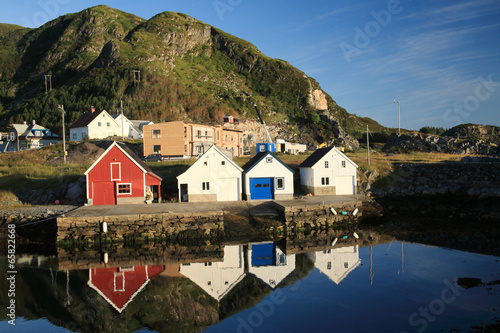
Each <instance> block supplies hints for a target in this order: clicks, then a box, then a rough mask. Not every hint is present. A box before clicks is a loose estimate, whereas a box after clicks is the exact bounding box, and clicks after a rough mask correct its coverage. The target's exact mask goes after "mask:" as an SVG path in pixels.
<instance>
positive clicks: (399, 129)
mask: <svg viewBox="0 0 500 333" xmlns="http://www.w3.org/2000/svg"><path fill="white" fill-rule="evenodd" d="M394 103H398V135H401V112H400V111H401V108H400V106H401V105H400V103H399V101H396V100H394Z"/></svg>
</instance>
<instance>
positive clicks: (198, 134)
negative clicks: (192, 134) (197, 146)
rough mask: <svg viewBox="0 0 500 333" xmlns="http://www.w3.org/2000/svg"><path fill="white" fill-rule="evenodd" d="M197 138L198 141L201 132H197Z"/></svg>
mask: <svg viewBox="0 0 500 333" xmlns="http://www.w3.org/2000/svg"><path fill="white" fill-rule="evenodd" d="M197 137H198V139H201V131H199V130H198V131H197Z"/></svg>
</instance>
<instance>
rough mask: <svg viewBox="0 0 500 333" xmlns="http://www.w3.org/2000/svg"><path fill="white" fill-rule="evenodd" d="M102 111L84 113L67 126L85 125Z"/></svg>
mask: <svg viewBox="0 0 500 333" xmlns="http://www.w3.org/2000/svg"><path fill="white" fill-rule="evenodd" d="M103 111H104V110H102V111H95V112H91V113H86V114H84V115H83V116H81V117H80V118H78V119H77V120H75V122H74V123H73V124H71V126H70V127H69V128H79V127H87V126H88V125H89V124H90V123H91V122H92V121H93V120H94V119H95V118H97V116H99V115H100V114H101V113H102V112H103Z"/></svg>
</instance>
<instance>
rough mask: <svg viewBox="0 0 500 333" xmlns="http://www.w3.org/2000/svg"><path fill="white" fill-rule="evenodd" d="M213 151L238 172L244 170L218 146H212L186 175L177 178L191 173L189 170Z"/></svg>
mask: <svg viewBox="0 0 500 333" xmlns="http://www.w3.org/2000/svg"><path fill="white" fill-rule="evenodd" d="M212 150H215V151H216V152H217V153H218V154H219V155H220V156H222V158H224V160H226V161H227V162H228V163H229V164H230V165H232V166H233V167H234V168H236V169H237V170H238V171H240V172H242V171H243V169H242V168H240V166H239V165H238V164H236V163H235V162H234V161H233V160H232V159H231V158H229V156H227V155H226V154H224V152H223V151H222V150H221V149H220V148H218V147H217V146H216V145H212V146H211V147H210V148H208V149H207V151H206V152H205V153H203V155H201V156H200V157H199V158H198V159H197V160H196V162H194V163H193V165H191V166H190V167H189V169H187V170H186V171H185V172H184V173H182V174H180V175H179V176H177V178H179V177H181V176H182V175H184V174H185V173H187V172H189V170H191V168H193V167H195V165H197V164H199V163H201V162H200V161H201V160H202V158H203V156H205V155H206V154H208V153H209V152H210V151H212ZM193 170H194V169H193Z"/></svg>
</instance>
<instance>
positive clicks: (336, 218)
mask: <svg viewBox="0 0 500 333" xmlns="http://www.w3.org/2000/svg"><path fill="white" fill-rule="evenodd" d="M361 207H362V202H361V201H360V200H357V201H351V202H346V203H332V204H328V203H324V204H318V205H297V206H286V207H283V209H282V210H281V211H280V218H281V219H282V220H283V221H284V222H285V225H286V228H287V230H293V229H294V228H303V227H310V228H320V229H328V228H338V227H341V226H346V225H348V224H355V223H357V222H358V220H359V217H361V215H362V214H361ZM331 208H333V209H334V210H335V212H336V213H337V214H335V213H334V212H332V210H331ZM356 209H358V211H357V212H356V214H354V212H355V210H356Z"/></svg>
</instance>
